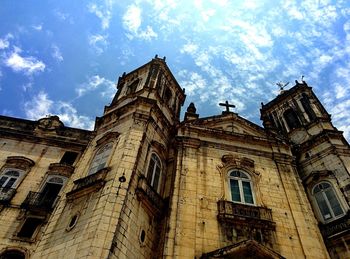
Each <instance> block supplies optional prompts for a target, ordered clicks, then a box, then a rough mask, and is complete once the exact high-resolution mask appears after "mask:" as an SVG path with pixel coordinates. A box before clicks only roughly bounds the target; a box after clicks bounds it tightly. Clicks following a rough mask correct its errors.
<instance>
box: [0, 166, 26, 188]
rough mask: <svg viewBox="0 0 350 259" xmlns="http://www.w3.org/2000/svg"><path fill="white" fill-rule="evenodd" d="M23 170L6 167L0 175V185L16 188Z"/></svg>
mask: <svg viewBox="0 0 350 259" xmlns="http://www.w3.org/2000/svg"><path fill="white" fill-rule="evenodd" d="M22 175H23V172H21V171H19V170H16V169H7V170H6V171H5V172H4V173H2V174H1V175H0V187H2V188H16V187H17V185H18V182H19V179H20V178H21V176H22Z"/></svg>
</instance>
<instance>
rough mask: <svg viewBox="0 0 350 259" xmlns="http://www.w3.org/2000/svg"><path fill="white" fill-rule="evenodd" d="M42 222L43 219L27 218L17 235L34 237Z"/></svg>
mask: <svg viewBox="0 0 350 259" xmlns="http://www.w3.org/2000/svg"><path fill="white" fill-rule="evenodd" d="M41 223H42V219H39V218H27V219H26V221H25V222H24V224H23V225H22V228H21V230H20V231H19V232H18V234H17V236H18V237H23V238H32V237H33V234H34V233H35V230H36V229H37V228H38V227H39V226H40V224H41Z"/></svg>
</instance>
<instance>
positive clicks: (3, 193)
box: [0, 187, 16, 204]
mask: <svg viewBox="0 0 350 259" xmlns="http://www.w3.org/2000/svg"><path fill="white" fill-rule="evenodd" d="M15 193H16V189H13V188H8V187H1V188H0V204H9V203H10V201H11V199H12V197H13V196H14V195H15Z"/></svg>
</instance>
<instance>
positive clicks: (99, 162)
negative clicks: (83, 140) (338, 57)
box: [89, 143, 113, 175]
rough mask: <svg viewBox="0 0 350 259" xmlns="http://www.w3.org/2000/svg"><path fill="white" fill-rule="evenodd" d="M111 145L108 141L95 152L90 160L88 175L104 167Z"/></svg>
mask: <svg viewBox="0 0 350 259" xmlns="http://www.w3.org/2000/svg"><path fill="white" fill-rule="evenodd" d="M112 147H113V143H108V144H106V145H104V146H103V147H102V148H100V149H99V150H98V151H97V152H96V154H95V157H94V159H93V160H92V162H91V166H90V170H89V175H90V174H94V173H97V172H98V171H99V170H101V169H102V168H105V167H106V164H107V160H108V158H109V155H110V154H111V151H112Z"/></svg>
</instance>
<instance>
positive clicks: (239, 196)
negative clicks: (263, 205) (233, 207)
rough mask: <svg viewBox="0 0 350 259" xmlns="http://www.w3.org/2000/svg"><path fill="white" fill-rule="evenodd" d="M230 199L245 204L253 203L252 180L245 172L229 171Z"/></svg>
mask: <svg viewBox="0 0 350 259" xmlns="http://www.w3.org/2000/svg"><path fill="white" fill-rule="evenodd" d="M229 187H230V194H231V200H232V201H233V202H240V203H246V204H254V197H253V188H252V181H251V179H250V177H249V175H248V174H247V173H245V172H242V171H239V170H234V171H231V172H230V173H229Z"/></svg>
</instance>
